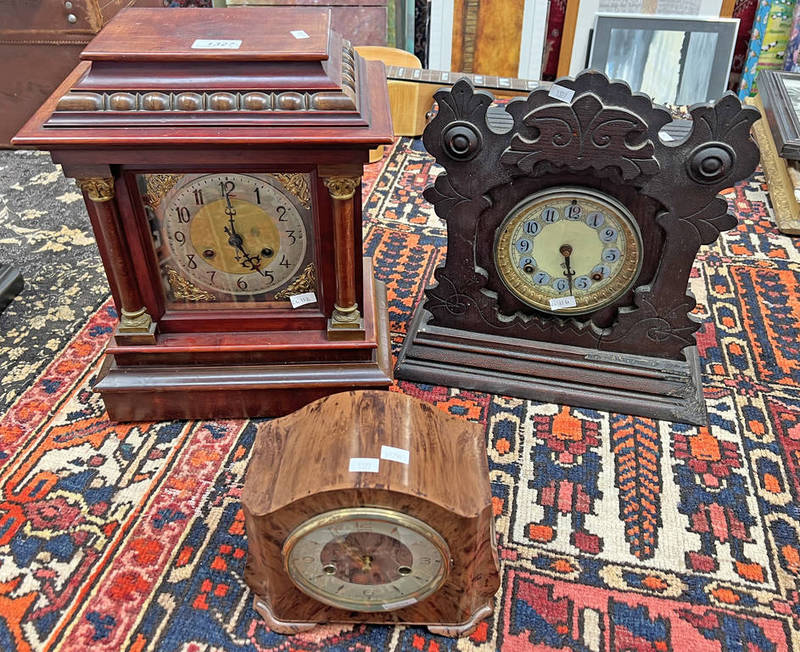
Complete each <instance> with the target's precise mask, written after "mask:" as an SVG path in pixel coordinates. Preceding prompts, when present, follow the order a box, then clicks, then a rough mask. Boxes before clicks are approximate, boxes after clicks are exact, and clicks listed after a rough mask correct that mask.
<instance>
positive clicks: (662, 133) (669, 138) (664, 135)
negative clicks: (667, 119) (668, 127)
mask: <svg viewBox="0 0 800 652" xmlns="http://www.w3.org/2000/svg"><path fill="white" fill-rule="evenodd" d="M658 137H659V138H661V140H663V141H664V142H665V143H669V142H672V141H673V140H675V139H674V138H673V137H672V136H670V135H669V134H668V133H667V132H666V131H664V130H663V129H662V130H661V131H659V132H658Z"/></svg>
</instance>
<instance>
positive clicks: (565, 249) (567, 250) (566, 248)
mask: <svg viewBox="0 0 800 652" xmlns="http://www.w3.org/2000/svg"><path fill="white" fill-rule="evenodd" d="M558 251H559V252H560V253H561V255H562V256H564V276H566V277H567V283H569V293H570V295H571V294H572V277H573V276H575V270H574V269H572V268H571V267H570V262H569V257H570V256H571V255H572V246H571V245H568V244H564V245H561V248H560V249H559V250H558Z"/></svg>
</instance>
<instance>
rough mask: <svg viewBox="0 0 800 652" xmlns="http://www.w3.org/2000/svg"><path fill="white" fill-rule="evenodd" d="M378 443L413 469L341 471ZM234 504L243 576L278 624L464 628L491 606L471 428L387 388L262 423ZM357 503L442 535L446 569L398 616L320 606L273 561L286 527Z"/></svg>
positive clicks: (487, 505)
mask: <svg viewBox="0 0 800 652" xmlns="http://www.w3.org/2000/svg"><path fill="white" fill-rule="evenodd" d="M321 431H324V432H325V433H326V436H325V437H319V433H320V432H321ZM382 445H387V446H394V447H397V448H403V449H406V450H408V451H409V460H410V461H409V464H408V465H404V464H400V463H391V462H389V463H387V462H384V463H382V464H381V465H380V469H379V472H377V473H351V472H349V470H348V466H349V464H348V462H349V458H351V457H379V456H380V451H381V446H382ZM453 478H458V482H453ZM242 504H243V507H244V513H245V526H246V529H247V538H248V547H249V552H248V561H247V566H246V569H245V580H246V581H247V583H248V584H249V585H250V587H251V589H252V590H253V592H254V594H255V600H254V604H256V605H257V608H259V610H260V611H261V612H262V613H264V614H265V615H267V616H268V619H269V622H271V626H273V627H276V628H277V631H283V632H287V633H293V632H295V631H298V630H303V629H307V628H308V627H309V626H310V625H311V624H312V623H326V622H372V623H408V624H425V625H433V626H434V627H438V628H439V630H438V632H437V633H443V634H444V635H464V634H468V633H469V632H470V631H472V630H473V629H474V628H475V627H476V626H477V625H478V622H477V621H478V619H480V618H483V617H485V616H486V615H488V613H489V612H490V611H491V605H492V598H493V596H494V594H495V592H496V591H497V589H498V587H499V575H498V561H497V551H496V545H495V537H494V528H493V516H492V504H491V492H490V489H489V482H488V468H487V462H486V453H485V449H484V435H483V428H482V427H480V426H479V425H478V424H474V423H469V422H466V421H463V420H461V419H458V418H456V417H453V416H450V415H447V414H445V413H444V412H441V411H439V410H437V409H436V408H434V407H433V406H430V405H428V404H425V403H422V402H421V401H419V400H417V399H413V398H411V397H408V396H405V395H401V394H398V393H394V392H388V393H387V392H349V393H345V394H338V395H334V396H330V397H328V398H325V399H323V400H321V401H317V402H315V403H313V404H311V405H309V406H307V407H305V408H304V409H302V410H300V411H298V412H296V413H295V414H293V415H290V416H288V417H284V418H282V419H276V420H273V421H271V422H269V423H266V424H263V425H262V426H261V427H260V428H259V432H258V435H257V437H256V443H255V448H254V451H253V457H252V459H251V462H250V467H249V469H248V472H247V478H246V480H245V486H244V490H243V492H242ZM360 505H369V506H376V507H386V508H390V509H393V510H397V511H400V512H402V513H404V514H409V515H412V516H414V517H416V518H418V519H420V520H422V521H424V522H425V523H428V524H429V525H430V526H431V527H433V528H434V529H435V530H436V531H437V532H438V533H439V534H440V535H441V536H442V537H444V539H445V540H446V542H447V544H448V546H449V548H450V551H451V555H452V558H453V565H452V568H451V570H450V572H449V575H448V577H447V579H446V581H445V583H444V585H443V586H442V587H441V589H440V590H439V591H438V592H436V593H435V594H433V595H432V596H431V597H429V598H427V599H426V600H423V601H421V602H419V603H417V604H414V605H412V606H408V607H404V608H401V609H398V610H395V611H389V612H379V613H356V612H349V611H343V610H341V609H337V608H334V607H330V606H327V605H324V604H322V603H319V602H317V601H315V600H313V599H311V598H309V597H308V596H306V595H305V594H304V593H302V592H301V591H300V590H298V589H297V588H296V587H295V586H294V584H292V582H291V580H290V579H289V577H288V576H287V574H286V572H285V571H284V567H283V560H282V557H281V549H282V545H283V542H284V541H285V539H286V537H287V536H288V534H289V533H290V532H291V531H292V530H294V529H295V528H296V527H297V526H298V525H300V524H301V523H303V522H304V521H305V520H307V519H308V518H310V517H311V516H314V515H316V514H320V513H323V512H327V511H331V510H333V509H337V508H342V507H348V506H360ZM259 601H260V602H261V605H260V607H259V605H258V603H259ZM487 608H488V610H487Z"/></svg>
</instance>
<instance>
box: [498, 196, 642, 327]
mask: <svg viewBox="0 0 800 652" xmlns="http://www.w3.org/2000/svg"><path fill="white" fill-rule="evenodd" d="M576 196H578V197H584V198H586V199H589V200H591V201H594V202H597V203H599V204H601V205H604V206H607V207H608V209H610V210H612V211H613V212H614V213H615V214H616V215H615V217H617V218H618V219H619V221H620V223H621V225H622V226H624V227H628V228H627V229H626V234H625V235H626V252H625V261H624V263H623V267H622V269H621V270H620V272H618V273H617V276H619V275H620V274H621V273H623V272H625V279H626V282H625V284H624V285H621V286H620V287H614V286H612V288H613V292H612V293H611V294H610V296H608V297H607V298H605V300H603V301H600V302H593V303H591V304H590V303H587V302H586V301H581V300H580V298H579V297H576V305H575V306H574V307H572V308H562V309H559V310H553V309H551V308H550V305H549V299H550V298H551V297H537V296H536V294H535V293H534V292H532V290H533V288H534V286H533V285H531V284H529V283H524V282H522V281H521V280H520V279H519V278H518V277H517V276H516V275H514V276H512V274H511V273H510V272H509V268H514V269H516V266H514V265H513V264H512V263H511V260H510V256H509V255H508V244H509V242H508V241H509V240H510V237H511V234H512V233H513V231H514V229H515V228H516V223H517V222H518V221H519V220H520V219H524V216H525V215H524V214H525V211H526V209H528V207H529V206H531V205H532V204H537V203H540V202H543V201H547V200H554V199H563V198H575V197H576ZM520 216H522V217H520ZM643 249H644V248H643V244H642V234H641V231H640V229H639V224H638V223H637V222H636V218H634V216H633V214H632V213H631V212H630V211H629V210H628V209H627V208H626V207H625V206H624V205H623V204H622V203H621V202H620V201H619V200H617V199H615V198H614V197H611V196H610V195H607V194H605V193H602V192H599V191H597V190H594V189H592V188H582V187H578V186H557V187H553V188H547V189H545V190H541V191H539V192H536V193H534V194H532V195H529V196H528V197H526V198H525V199H524V200H522V201H521V202H519V203H518V204H517V205H516V206H514V208H512V209H511V210H510V211H509V212H508V215H506V217H505V218H504V219H503V221H502V222H501V224H500V226H499V227H498V228H497V231H496V232H495V241H494V247H493V252H492V253H493V257H494V263H495V269H496V270H497V275H498V277H499V278H500V280H501V282H502V283H503V285H504V286H505V287H506V288H507V289H508V290H509V292H511V293H512V294H513V295H514V296H515V297H517V298H518V299H519V300H520V301H522V302H523V303H525V304H526V305H528V306H530V307H531V308H535V309H536V310H539V311H541V312H544V313H547V314H550V315H557V316H562V315H583V314H587V313H590V312H595V311H596V310H600V309H601V308H605V307H606V306H608V305H610V304H611V303H613V302H614V301H616V300H617V299H618V298H619V297H620V296H622V295H623V294H625V293H626V292H628V290H630V289H631V287H632V286H633V284H634V283H635V282H636V279H637V278H638V276H639V272H640V271H641V269H642V262H643V259H644V256H643ZM509 277H511V278H509ZM607 287H608V286H607Z"/></svg>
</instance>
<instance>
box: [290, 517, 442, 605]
mask: <svg viewBox="0 0 800 652" xmlns="http://www.w3.org/2000/svg"><path fill="white" fill-rule="evenodd" d="M283 560H284V564H285V568H286V571H287V573H288V574H289V577H290V578H291V580H292V581H293V582H294V583H295V585H296V586H297V587H298V588H299V589H300V590H301V591H303V592H304V593H306V594H307V595H310V596H311V597H313V598H315V599H316V600H319V601H320V602H323V603H325V604H328V605H331V606H334V607H339V608H341V609H347V610H351V611H365V612H375V611H391V610H394V609H400V608H402V607H407V606H409V605H412V604H415V603H417V602H419V601H421V600H424V599H425V598H426V597H428V596H430V595H431V594H433V593H434V592H435V591H436V590H437V589H438V588H439V587H440V586H441V585H442V584H443V583H444V581H445V579H446V578H447V573H448V571H449V566H450V552H449V549H448V547H447V543H446V542H445V540H444V539H443V538H442V537H441V536H440V535H439V534H438V533H437V532H436V531H435V530H434V529H433V528H431V527H430V526H429V525H427V524H426V523H424V522H422V521H420V520H419V519H416V518H414V517H411V516H408V515H406V514H403V513H401V512H396V511H393V510H390V509H383V508H372V507H352V508H343V509H338V510H334V511H331V512H326V513H323V514H319V515H317V516H315V517H313V518H311V519H309V520H308V521H306V522H305V523H303V524H302V525H301V526H299V527H298V528H297V529H296V530H294V531H293V532H292V533H291V534H290V535H289V537H288V538H287V539H286V542H285V543H284V546H283Z"/></svg>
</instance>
